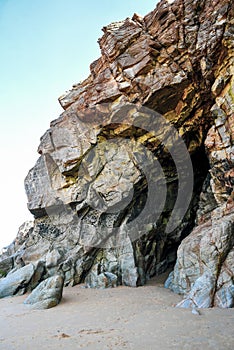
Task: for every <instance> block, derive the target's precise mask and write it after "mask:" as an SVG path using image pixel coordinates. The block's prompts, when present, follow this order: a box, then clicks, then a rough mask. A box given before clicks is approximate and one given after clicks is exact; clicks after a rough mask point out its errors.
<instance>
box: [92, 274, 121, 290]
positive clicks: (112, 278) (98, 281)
mask: <svg viewBox="0 0 234 350" xmlns="http://www.w3.org/2000/svg"><path fill="white" fill-rule="evenodd" d="M85 284H86V287H87V288H100V289H105V288H114V287H116V286H117V276H116V275H114V274H113V273H111V272H104V273H100V274H99V275H96V274H95V273H92V272H91V273H89V274H88V276H87V277H86V279H85Z"/></svg>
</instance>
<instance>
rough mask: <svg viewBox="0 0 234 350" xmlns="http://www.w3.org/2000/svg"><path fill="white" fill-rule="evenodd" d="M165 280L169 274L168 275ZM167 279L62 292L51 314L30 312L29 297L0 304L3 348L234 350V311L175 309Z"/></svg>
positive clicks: (1, 345)
mask: <svg viewBox="0 0 234 350" xmlns="http://www.w3.org/2000/svg"><path fill="white" fill-rule="evenodd" d="M164 277H165V276H164ZM162 282H163V277H162V278H160V279H159V280H158V279H156V278H154V279H152V280H151V281H150V282H149V283H148V284H147V285H146V286H144V287H139V288H128V287H118V288H114V289H105V290H96V289H86V288H84V286H82V285H78V286H75V287H73V288H72V287H67V288H65V289H64V296H63V300H62V302H61V303H60V305H58V306H57V307H55V308H53V309H50V310H31V309H30V308H29V307H28V306H26V305H24V304H23V301H24V299H25V298H26V296H25V295H24V296H20V297H14V298H5V299H1V300H0V315H1V316H0V349H3V350H27V349H30V350H35V349H36V350H37V349H38V350H43V349H46V350H50V349H64V350H65V349H66V350H70V349H72V350H76V349H90V350H99V349H100V350H112V349H117V350H124V349H134V350H138V349H139V350H140V349H145V350H155V349H163V350H164V349H165V350H167V349H178V350H181V349H186V350H190V349H201V350H208V349H212V350H213V349H217V350H229V349H230V350H231V349H234V309H217V308H214V309H202V310H200V315H194V314H192V312H191V309H180V308H175V307H174V306H175V304H176V303H177V302H179V301H180V300H181V297H180V296H178V295H176V294H174V293H172V292H170V291H168V290H166V289H165V288H163V283H162Z"/></svg>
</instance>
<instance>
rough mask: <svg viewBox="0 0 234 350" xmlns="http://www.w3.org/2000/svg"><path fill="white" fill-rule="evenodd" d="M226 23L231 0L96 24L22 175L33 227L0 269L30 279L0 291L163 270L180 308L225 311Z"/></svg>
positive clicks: (232, 218)
mask: <svg viewBox="0 0 234 350" xmlns="http://www.w3.org/2000/svg"><path fill="white" fill-rule="evenodd" d="M233 18H234V3H233V1H232V0H219V1H214V0H213V1H204V0H174V1H173V0H170V1H169V0H162V1H161V2H160V3H159V4H158V5H157V7H156V8H155V10H154V11H152V12H150V13H149V14H147V15H146V16H145V17H140V16H138V15H136V14H135V15H134V16H133V17H132V18H127V19H126V20H124V21H121V22H117V23H112V24H110V25H108V26H107V27H104V28H103V32H104V34H103V37H102V38H101V39H99V45H100V49H101V57H100V58H99V59H98V60H97V61H95V62H93V63H92V64H91V66H90V75H89V77H88V78H87V79H86V80H85V81H83V82H81V83H79V84H76V85H74V86H73V87H72V89H71V90H70V91H69V92H68V93H66V94H65V95H63V96H62V97H60V98H59V102H60V104H61V106H62V107H63V108H64V112H63V113H62V114H61V116H60V117H59V118H58V119H56V120H54V121H52V122H51V125H50V129H49V130H48V131H46V133H45V134H44V135H43V136H42V138H41V143H40V145H39V148H38V152H39V154H40V157H39V159H38V161H37V163H36V165H35V166H34V168H33V169H31V170H30V171H29V174H28V175H27V177H26V180H25V188H26V192H27V196H28V208H29V210H30V211H31V213H32V214H33V215H34V217H35V221H34V222H33V223H26V224H24V225H23V226H22V227H21V228H20V229H19V233H18V235H17V237H16V239H15V241H14V242H13V243H12V244H11V245H10V246H9V247H8V248H7V250H6V252H5V253H4V254H2V256H1V261H0V270H1V272H2V274H7V273H10V274H9V275H8V276H11V280H12V274H19V273H20V271H22V269H24V271H25V267H26V266H29V267H30V268H28V270H30V276H28V275H27V279H26V280H25V276H24V273H23V276H22V278H21V281H20V282H18V284H17V285H16V287H15V285H14V288H13V289H10V290H11V291H10V292H9V288H8V289H7V291H8V292H4V293H5V294H4V293H3V294H2V295H3V296H5V295H6V294H7V293H8V295H9V294H17V293H24V292H25V291H27V290H31V289H33V288H35V287H36V286H37V285H38V284H40V282H41V281H44V280H46V279H47V278H51V277H52V276H56V275H57V274H60V275H61V274H62V275H63V279H64V283H65V285H68V284H70V285H75V284H78V283H81V282H85V283H86V284H87V285H88V286H90V287H98V286H99V287H108V286H115V285H120V284H125V285H128V286H132V287H135V286H138V285H142V284H144V283H145V282H146V281H147V280H148V279H149V278H150V277H152V276H154V275H158V274H160V273H162V272H164V271H165V270H166V269H168V268H170V267H171V268H172V267H174V270H173V272H172V273H171V274H170V276H169V278H168V280H167V282H166V287H169V288H171V289H172V290H173V291H175V292H177V293H181V294H183V295H184V300H183V302H182V303H181V305H180V306H183V307H188V306H198V307H211V306H220V307H233V305H234V259H233V258H234V202H233V193H234V192H233V183H234V169H233V163H234V156H233V154H234V148H233V142H234V78H233V71H234V55H233V50H234V20H233ZM8 276H7V277H5V278H2V279H1V280H0V290H1V285H2V286H3V287H2V288H5V289H4V291H5V290H6V284H7V279H9V277H8ZM17 276H18V275H17ZM11 283H12V282H11ZM43 283H44V282H43ZM0 292H1V291H0Z"/></svg>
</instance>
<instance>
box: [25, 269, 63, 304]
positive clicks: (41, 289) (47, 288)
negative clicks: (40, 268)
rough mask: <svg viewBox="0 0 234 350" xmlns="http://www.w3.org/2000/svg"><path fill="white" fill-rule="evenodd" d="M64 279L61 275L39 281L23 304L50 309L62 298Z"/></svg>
mask: <svg viewBox="0 0 234 350" xmlns="http://www.w3.org/2000/svg"><path fill="white" fill-rule="evenodd" d="M63 283H64V279H63V277H62V276H61V275H55V276H53V277H49V278H47V279H46V280H44V281H43V282H41V283H40V284H39V285H38V286H37V287H36V288H35V289H34V290H33V291H32V293H31V294H30V295H29V296H28V297H27V298H26V299H25V301H24V304H28V305H30V306H31V307H32V308H34V309H50V308H52V307H54V306H56V305H58V304H59V303H60V301H61V299H62V293H63Z"/></svg>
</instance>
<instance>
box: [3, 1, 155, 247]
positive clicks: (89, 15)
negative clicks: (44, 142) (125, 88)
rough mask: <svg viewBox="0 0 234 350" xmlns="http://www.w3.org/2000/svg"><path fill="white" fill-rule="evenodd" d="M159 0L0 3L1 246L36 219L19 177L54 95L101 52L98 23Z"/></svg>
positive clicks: (55, 108) (51, 115)
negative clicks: (30, 211)
mask: <svg viewBox="0 0 234 350" xmlns="http://www.w3.org/2000/svg"><path fill="white" fill-rule="evenodd" d="M157 2H158V1H157V0H147V1H145V0H118V1H110V0H99V1H97V0H86V1H80V0H0V48H1V53H0V164H1V167H0V186H1V191H0V196H1V197H0V198H1V200H0V249H1V248H2V247H4V246H6V245H8V244H10V243H11V242H12V241H13V240H14V238H15V237H16V234H17V232H18V228H19V226H20V225H21V224H22V223H23V222H24V221H26V220H33V216H32V215H31V214H30V213H29V211H28V209H27V198H26V195H25V191H24V179H25V177H26V175H27V173H28V171H29V170H30V169H31V168H32V167H33V166H34V164H35V162H36V160H37V158H38V156H39V155H38V154H37V147H38V145H39V143H40V137H41V136H42V135H43V134H44V133H45V131H46V130H47V129H48V128H49V124H50V121H51V120H54V119H56V118H57V117H59V115H60V114H61V113H62V108H61V107H60V105H59V102H58V97H59V96H61V95H62V94H63V93H64V92H65V91H68V90H69V89H70V88H71V87H72V85H73V84H75V83H78V82H79V81H81V80H83V79H85V78H86V77H87V76H88V74H89V65H90V63H92V62H93V61H94V60H95V59H97V58H98V57H99V56H100V50H99V46H98V44H97V40H98V38H100V37H101V36H102V31H101V28H102V27H103V26H105V25H107V24H109V23H111V22H113V21H118V20H122V19H125V18H126V17H131V16H132V15H133V14H134V13H135V12H136V13H138V14H140V15H145V14H147V13H148V12H150V11H151V10H153V9H154V8H155V6H156V3H157Z"/></svg>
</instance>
